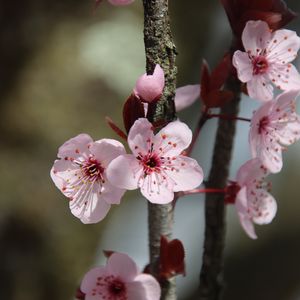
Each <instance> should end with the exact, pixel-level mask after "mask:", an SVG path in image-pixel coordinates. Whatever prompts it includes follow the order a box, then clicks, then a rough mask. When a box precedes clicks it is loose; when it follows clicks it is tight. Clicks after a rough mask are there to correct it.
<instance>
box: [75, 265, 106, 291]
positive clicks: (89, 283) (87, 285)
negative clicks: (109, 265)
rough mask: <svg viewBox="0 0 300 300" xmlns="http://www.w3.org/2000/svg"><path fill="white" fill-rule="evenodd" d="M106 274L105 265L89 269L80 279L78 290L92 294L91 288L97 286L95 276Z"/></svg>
mask: <svg viewBox="0 0 300 300" xmlns="http://www.w3.org/2000/svg"><path fill="white" fill-rule="evenodd" d="M107 275H108V273H107V271H106V268H105V267H96V268H93V269H91V270H89V271H88V272H87V273H86V274H85V275H84V277H83V279H82V282H81V285H80V290H81V291H82V292H83V293H85V294H87V295H90V294H92V291H93V289H94V288H95V287H96V286H97V285H96V284H97V278H98V277H103V276H107Z"/></svg>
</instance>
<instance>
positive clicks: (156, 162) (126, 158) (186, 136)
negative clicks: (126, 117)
mask: <svg viewBox="0 0 300 300" xmlns="http://www.w3.org/2000/svg"><path fill="white" fill-rule="evenodd" d="M191 140H192V132H191V130H190V129H189V128H188V126H187V125H185V124H184V123H182V122H180V121H174V122H171V123H169V124H168V125H167V126H166V127H164V128H162V129H161V130H160V131H159V132H158V133H157V134H156V135H154V133H153V128H152V124H151V123H150V122H149V121H148V120H147V119H145V118H140V119H138V120H137V121H136V122H135V123H134V125H133V126H132V127H131V129H130V131H129V134H128V144H129V147H130V149H131V151H132V153H133V154H125V155H120V156H119V157H117V158H116V159H114V160H113V161H112V162H111V163H110V165H109V167H108V170H107V176H108V179H109V180H110V181H111V182H112V184H114V185H116V186H117V187H119V188H123V189H128V190H134V189H137V188H140V189H141V192H142V194H143V196H144V197H146V198H147V199H148V200H149V201H150V202H152V203H158V204H166V203H169V202H171V201H172V200H173V199H174V192H178V191H186V190H190V189H193V188H196V187H197V186H198V185H200V184H201V182H202V180H203V172H202V169H201V167H200V166H199V165H198V163H197V161H196V160H194V159H192V158H189V157H186V156H183V155H181V153H182V151H183V150H184V149H186V148H187V147H188V146H189V145H190V143H191Z"/></svg>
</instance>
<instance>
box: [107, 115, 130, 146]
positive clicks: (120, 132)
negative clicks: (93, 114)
mask: <svg viewBox="0 0 300 300" xmlns="http://www.w3.org/2000/svg"><path fill="white" fill-rule="evenodd" d="M105 121H106V122H107V124H108V125H109V127H110V128H111V129H112V130H113V131H114V132H115V133H116V134H117V135H118V136H119V137H121V138H122V139H125V141H126V140H127V135H126V134H125V133H124V131H123V130H122V129H120V128H119V127H118V126H117V125H116V124H115V122H114V121H113V120H112V119H111V118H110V117H105Z"/></svg>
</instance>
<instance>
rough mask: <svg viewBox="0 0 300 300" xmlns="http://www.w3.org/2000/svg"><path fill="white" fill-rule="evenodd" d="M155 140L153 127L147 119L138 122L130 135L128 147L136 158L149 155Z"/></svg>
mask: <svg viewBox="0 0 300 300" xmlns="http://www.w3.org/2000/svg"><path fill="white" fill-rule="evenodd" d="M153 140H154V134H153V126H152V124H151V123H150V122H149V121H148V120H147V119H146V118H140V119H138V120H136V121H135V122H134V124H133V126H132V127H131V128H130V131H129V134H128V145H129V147H130V149H131V151H132V153H133V154H134V155H136V156H138V155H139V153H140V152H141V153H148V150H150V148H151V143H152V141H153Z"/></svg>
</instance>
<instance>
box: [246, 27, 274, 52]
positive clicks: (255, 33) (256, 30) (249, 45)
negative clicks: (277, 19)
mask: <svg viewBox="0 0 300 300" xmlns="http://www.w3.org/2000/svg"><path fill="white" fill-rule="evenodd" d="M270 39H271V32H270V29H269V26H268V24H267V23H266V22H263V21H248V22H247V24H246V26H245V28H244V31H243V34H242V41H243V45H244V48H245V50H246V52H248V51H250V54H252V55H255V54H256V53H257V49H265V48H266V46H267V42H268V41H269V40H270Z"/></svg>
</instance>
